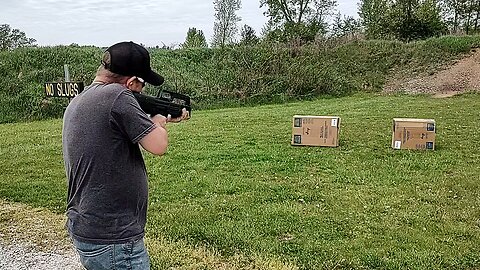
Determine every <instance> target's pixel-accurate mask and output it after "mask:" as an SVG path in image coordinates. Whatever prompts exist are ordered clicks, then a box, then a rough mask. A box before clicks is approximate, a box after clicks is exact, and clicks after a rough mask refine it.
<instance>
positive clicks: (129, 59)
mask: <svg viewBox="0 0 480 270" xmlns="http://www.w3.org/2000/svg"><path fill="white" fill-rule="evenodd" d="M102 65H103V66H104V67H105V68H106V69H108V70H110V71H111V72H113V73H116V74H119V75H123V76H137V77H140V78H142V79H144V80H145V81H146V82H147V83H149V84H151V85H155V86H158V85H161V84H162V83H163V81H164V79H163V77H162V76H160V75H159V74H158V73H156V72H155V71H153V70H152V68H151V67H150V54H149V53H148V51H147V50H146V49H145V48H144V47H143V46H141V45H138V44H136V43H133V42H132V41H128V42H127V41H125V42H120V43H117V44H114V45H112V46H110V47H109V48H108V49H107V50H106V51H105V53H104V54H103V59H102Z"/></svg>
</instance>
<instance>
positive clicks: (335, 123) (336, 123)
mask: <svg viewBox="0 0 480 270" xmlns="http://www.w3.org/2000/svg"><path fill="white" fill-rule="evenodd" d="M337 125H338V121H337V118H333V119H332V127H336V126H337Z"/></svg>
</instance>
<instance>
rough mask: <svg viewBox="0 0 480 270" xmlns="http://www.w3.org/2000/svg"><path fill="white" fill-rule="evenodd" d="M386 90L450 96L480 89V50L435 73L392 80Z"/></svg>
mask: <svg viewBox="0 0 480 270" xmlns="http://www.w3.org/2000/svg"><path fill="white" fill-rule="evenodd" d="M384 91H385V92H397V91H401V92H405V93H412V94H419V93H425V94H432V95H433V96H434V97H439V98H441V97H450V96H453V95H456V94H459V93H463V92H465V91H480V50H479V51H474V52H472V54H471V55H470V56H468V57H466V58H463V59H461V60H458V61H457V62H455V63H454V64H452V65H449V66H448V67H446V68H445V69H444V70H441V71H438V72H436V73H435V74H433V75H423V76H417V77H414V78H409V79H407V80H398V79H397V80H392V81H390V82H387V84H386V85H385V87H384Z"/></svg>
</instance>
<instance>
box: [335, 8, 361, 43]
mask: <svg viewBox="0 0 480 270" xmlns="http://www.w3.org/2000/svg"><path fill="white" fill-rule="evenodd" d="M360 29H361V25H360V21H359V20H355V19H354V18H353V17H351V16H343V18H342V15H341V14H340V13H338V14H337V15H336V16H335V18H334V19H333V24H332V30H331V32H330V36H331V37H334V38H342V37H346V38H351V37H353V36H355V35H356V34H357V33H359V32H360Z"/></svg>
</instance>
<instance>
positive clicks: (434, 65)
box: [0, 36, 480, 123]
mask: <svg viewBox="0 0 480 270" xmlns="http://www.w3.org/2000/svg"><path fill="white" fill-rule="evenodd" d="M479 44H480V37H478V36H465V37H441V38H434V39H429V40H426V41H421V42H413V43H408V44H405V43H401V42H395V41H380V40H373V41H355V42H351V43H347V44H344V45H340V46H335V47H325V46H314V45H309V46H302V47H285V46H282V45H259V46H255V47H243V46H242V47H232V48H225V49H187V50H174V51H169V50H162V49H152V50H151V53H152V66H153V67H154V69H156V70H158V71H159V72H160V73H162V74H163V75H164V76H165V78H166V83H165V86H164V88H166V89H170V90H174V91H178V92H181V93H184V94H188V95H190V96H191V97H192V99H193V102H194V109H207V108H219V107H232V106H240V105H258V104H268V103H284V102H287V101H295V100H308V99H312V98H316V97H319V96H337V97H338V96H346V95H350V94H352V93H356V92H364V91H367V92H372V91H373V92H375V91H379V90H381V89H382V87H383V85H384V84H385V82H386V80H387V79H388V78H389V77H390V76H392V75H395V74H397V73H400V74H407V76H408V75H411V73H420V72H432V71H434V70H435V69H438V68H439V67H441V66H442V65H444V64H446V63H448V62H449V61H450V60H452V59H456V58H459V57H462V56H464V55H465V54H466V53H468V52H470V51H471V49H472V48H477V47H478V46H479ZM101 54H102V50H101V49H100V48H95V47H78V46H68V47H65V46H58V47H45V48H32V49H26V48H21V49H16V50H13V51H5V52H0V123H6V122H15V121H22V120H33V119H47V118H55V117H60V116H61V115H62V112H63V109H64V107H65V106H66V104H67V101H66V100H64V99H63V100H62V99H45V98H44V89H43V84H44V83H45V82H51V81H62V80H63V77H64V74H63V65H64V64H68V65H69V68H70V72H71V79H72V80H74V81H83V82H84V83H85V85H88V84H89V83H90V82H91V81H92V79H93V77H94V73H95V71H96V68H97V67H98V65H99V63H100V58H101ZM157 91H158V89H155V88H147V89H146V92H147V93H150V94H155V93H156V92H157Z"/></svg>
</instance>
